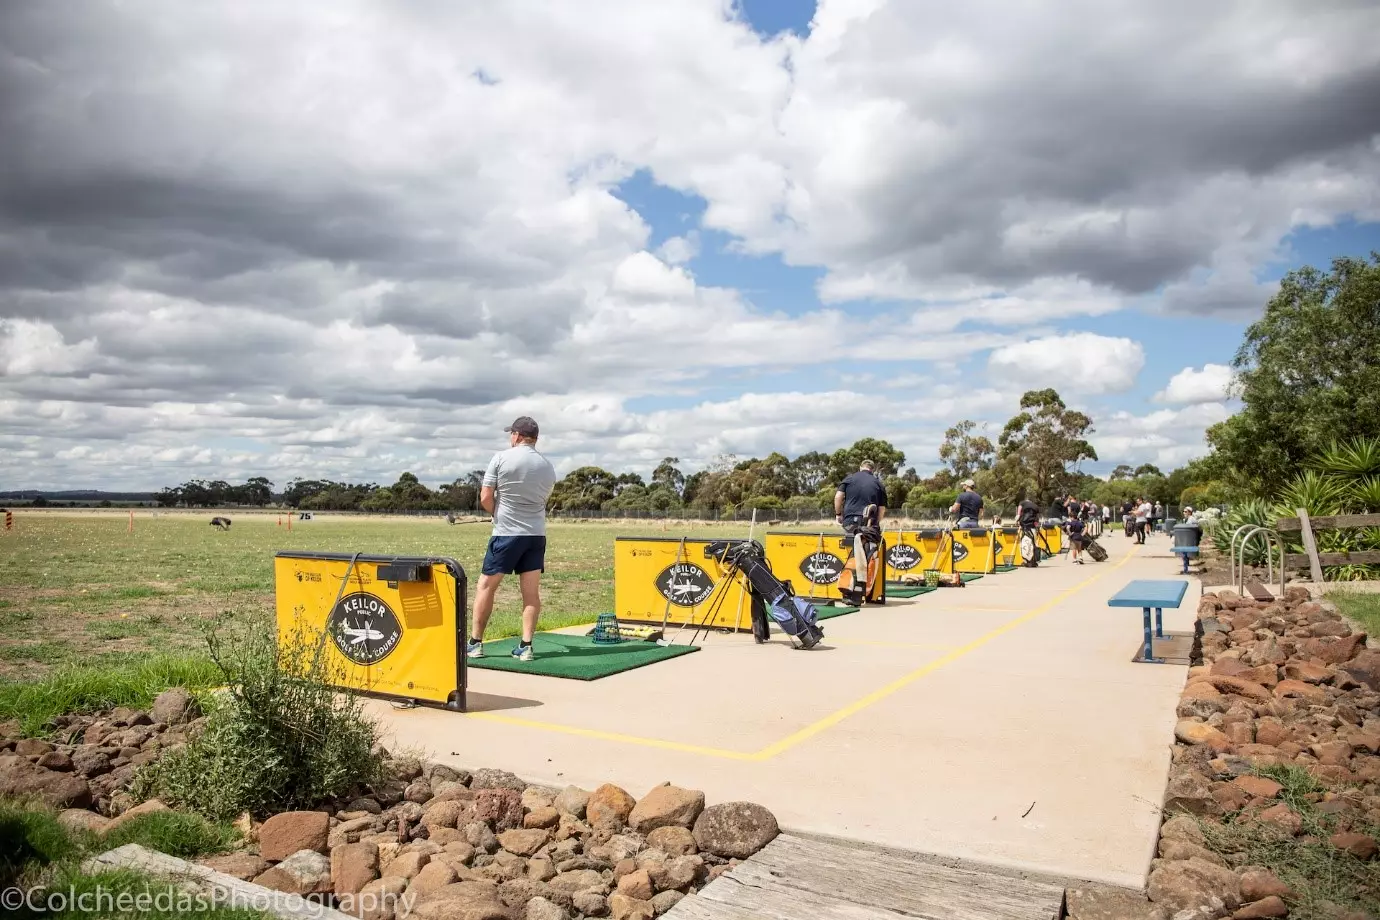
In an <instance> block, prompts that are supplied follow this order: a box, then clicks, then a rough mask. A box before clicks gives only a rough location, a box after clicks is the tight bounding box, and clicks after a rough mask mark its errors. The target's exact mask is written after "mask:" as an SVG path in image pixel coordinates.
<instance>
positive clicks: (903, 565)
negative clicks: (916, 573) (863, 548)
mask: <svg viewBox="0 0 1380 920" xmlns="http://www.w3.org/2000/svg"><path fill="white" fill-rule="evenodd" d="M886 564H887V565H889V566H891V567H892V568H893V569H897V570H899V571H902V572H909V571H910V570H911V569H913V568H915V567H916V566H917V565H919V564H920V550H918V549H916V548H915V547H913V546H911V545H910V544H909V543H898V544H896V545H895V546H893V547H892V548H891V549H889V550H887V551H886Z"/></svg>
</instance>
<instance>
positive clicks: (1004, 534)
mask: <svg viewBox="0 0 1380 920" xmlns="http://www.w3.org/2000/svg"><path fill="white" fill-rule="evenodd" d="M994 529H995V530H996V533H997V565H1025V553H1023V552H1021V529H1020V528H1019V527H1012V526H1009V525H1007V524H1002V525H1001V526H1000V527H997V528H994ZM1037 545H1038V544H1037Z"/></svg>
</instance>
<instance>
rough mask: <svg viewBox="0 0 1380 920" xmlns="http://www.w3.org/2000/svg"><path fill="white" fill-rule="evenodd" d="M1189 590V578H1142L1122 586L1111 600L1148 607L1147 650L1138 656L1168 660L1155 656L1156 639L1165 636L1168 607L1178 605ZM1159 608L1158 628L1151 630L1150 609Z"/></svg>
mask: <svg viewBox="0 0 1380 920" xmlns="http://www.w3.org/2000/svg"><path fill="white" fill-rule="evenodd" d="M1187 592H1188V582H1186V581H1179V580H1177V579H1175V580H1172V581H1168V580H1167V581H1158V580H1154V579H1138V580H1136V581H1133V582H1131V583H1130V584H1128V585H1127V586H1126V587H1124V588H1122V589H1121V590H1120V591H1118V592H1117V593H1116V594H1113V595H1112V597H1111V599H1110V600H1108V601H1107V606H1108V607H1139V608H1141V609H1142V610H1143V611H1145V620H1144V623H1145V653H1144V655H1143V656H1142V657H1141V658H1139V659H1137V660H1138V661H1142V662H1146V663H1150V664H1164V659H1163V658H1156V657H1154V651H1155V646H1154V640H1155V639H1157V638H1158V639H1163V638H1164V608H1166V607H1169V608H1171V609H1178V606H1179V604H1180V603H1182V601H1183V599H1184V595H1185V594H1186V593H1187ZM1151 610H1154V611H1155V629H1154V633H1153V634H1152V633H1151V631H1150V611H1151Z"/></svg>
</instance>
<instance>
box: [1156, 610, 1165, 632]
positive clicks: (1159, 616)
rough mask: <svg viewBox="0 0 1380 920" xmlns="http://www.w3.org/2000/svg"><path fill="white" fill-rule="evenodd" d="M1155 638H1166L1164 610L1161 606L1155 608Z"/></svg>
mask: <svg viewBox="0 0 1380 920" xmlns="http://www.w3.org/2000/svg"><path fill="white" fill-rule="evenodd" d="M1155 638H1156V639H1163V638H1164V611H1163V610H1162V609H1161V608H1159V607H1156V608H1155Z"/></svg>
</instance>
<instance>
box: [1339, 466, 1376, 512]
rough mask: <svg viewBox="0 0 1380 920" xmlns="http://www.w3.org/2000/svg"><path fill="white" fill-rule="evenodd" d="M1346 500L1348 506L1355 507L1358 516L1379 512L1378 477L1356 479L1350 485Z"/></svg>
mask: <svg viewBox="0 0 1380 920" xmlns="http://www.w3.org/2000/svg"><path fill="white" fill-rule="evenodd" d="M1347 498H1348V504H1350V505H1353V506H1355V508H1356V511H1357V513H1359V514H1373V513H1375V512H1377V511H1380V475H1377V476H1366V477H1365V478H1364V479H1357V480H1356V481H1355V482H1353V483H1352V484H1351V488H1350V490H1349V494H1348V495H1347Z"/></svg>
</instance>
